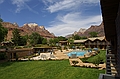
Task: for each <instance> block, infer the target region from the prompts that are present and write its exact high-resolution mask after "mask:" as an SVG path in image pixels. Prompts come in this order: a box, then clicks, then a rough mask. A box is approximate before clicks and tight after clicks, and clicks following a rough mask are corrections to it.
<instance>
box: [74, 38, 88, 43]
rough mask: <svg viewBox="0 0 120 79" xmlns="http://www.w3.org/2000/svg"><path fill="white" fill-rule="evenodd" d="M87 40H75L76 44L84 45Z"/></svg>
mask: <svg viewBox="0 0 120 79" xmlns="http://www.w3.org/2000/svg"><path fill="white" fill-rule="evenodd" d="M86 40H87V39H84V40H74V43H83V42H85V41H86Z"/></svg>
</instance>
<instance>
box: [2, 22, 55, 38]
mask: <svg viewBox="0 0 120 79" xmlns="http://www.w3.org/2000/svg"><path fill="white" fill-rule="evenodd" d="M1 24H2V26H3V27H5V28H7V29H8V34H7V40H10V39H11V38H12V31H13V30H14V29H15V28H16V29H18V30H19V31H20V34H21V35H22V36H23V35H27V34H28V35H30V34H32V32H37V33H39V34H40V35H41V36H43V37H44V38H54V37H55V35H54V34H53V33H50V32H49V31H48V30H46V29H45V27H44V26H38V24H36V23H26V24H24V25H23V26H22V27H19V26H18V24H17V23H10V22H1Z"/></svg>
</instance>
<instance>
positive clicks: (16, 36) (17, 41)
mask: <svg viewBox="0 0 120 79" xmlns="http://www.w3.org/2000/svg"><path fill="white" fill-rule="evenodd" d="M12 34H13V38H12V41H13V42H14V44H15V45H16V46H17V45H20V39H21V36H20V32H19V30H18V29H14V30H13V32H12Z"/></svg>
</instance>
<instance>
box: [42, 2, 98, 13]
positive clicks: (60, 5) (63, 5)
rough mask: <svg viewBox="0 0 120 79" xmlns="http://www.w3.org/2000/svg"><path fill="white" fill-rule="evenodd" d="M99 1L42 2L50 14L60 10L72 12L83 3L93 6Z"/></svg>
mask: <svg viewBox="0 0 120 79" xmlns="http://www.w3.org/2000/svg"><path fill="white" fill-rule="evenodd" d="M98 2H99V0H57V1H56V2H55V0H43V3H44V4H45V5H47V8H46V10H48V11H49V12H51V13H54V12H57V11H60V10H74V9H77V8H78V6H80V5H81V4H83V3H89V4H95V3H98Z"/></svg>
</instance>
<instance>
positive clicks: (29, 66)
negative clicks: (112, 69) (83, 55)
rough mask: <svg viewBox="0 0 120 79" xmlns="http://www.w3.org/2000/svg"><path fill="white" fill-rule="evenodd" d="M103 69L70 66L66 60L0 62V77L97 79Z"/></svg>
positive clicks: (21, 78) (5, 78)
mask: <svg viewBox="0 0 120 79" xmlns="http://www.w3.org/2000/svg"><path fill="white" fill-rule="evenodd" d="M100 73H105V70H97V69H91V68H81V67H72V66H70V64H69V61H68V60H61V61H60V60H56V61H24V62H23V61H18V62H5V63H1V64H0V79H98V77H99V74H100Z"/></svg>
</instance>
